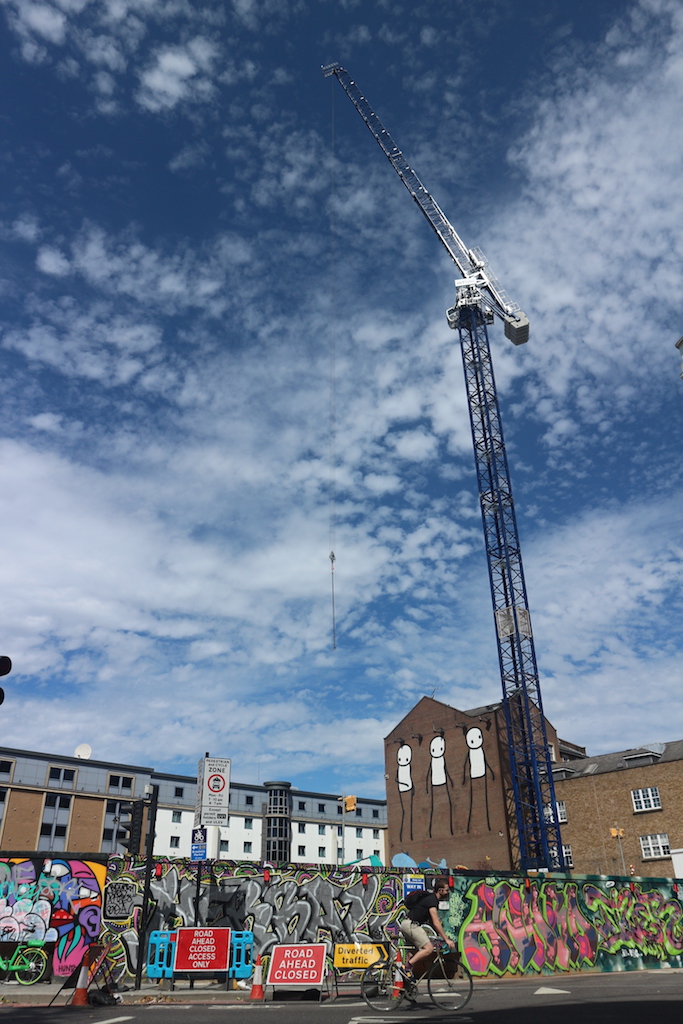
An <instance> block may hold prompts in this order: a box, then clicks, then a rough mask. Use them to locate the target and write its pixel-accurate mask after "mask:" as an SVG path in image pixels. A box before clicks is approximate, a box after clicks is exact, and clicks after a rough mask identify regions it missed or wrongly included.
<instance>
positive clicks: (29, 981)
mask: <svg viewBox="0 0 683 1024" xmlns="http://www.w3.org/2000/svg"><path fill="white" fill-rule="evenodd" d="M41 947H42V943H40V944H34V943H32V942H28V943H21V944H20V945H18V946H17V947H16V949H15V950H14V951H13V953H12V955H11V957H9V959H5V957H3V956H2V955H0V973H1V974H3V975H4V976H5V978H6V977H7V975H9V974H14V977H15V978H16V980H17V981H18V982H19V984H20V985H35V984H36V982H37V981H40V980H41V979H42V978H44V977H45V973H46V971H47V953H46V952H45V950H44V949H42V948H41Z"/></svg>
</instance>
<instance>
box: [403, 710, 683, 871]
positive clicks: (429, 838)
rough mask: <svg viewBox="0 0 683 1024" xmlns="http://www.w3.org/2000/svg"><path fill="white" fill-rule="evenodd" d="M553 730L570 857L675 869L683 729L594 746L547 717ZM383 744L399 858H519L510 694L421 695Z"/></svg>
mask: <svg viewBox="0 0 683 1024" xmlns="http://www.w3.org/2000/svg"><path fill="white" fill-rule="evenodd" d="M546 730H547V736H548V744H549V747H550V760H551V761H552V762H554V765H555V767H554V768H553V779H554V785H555V796H556V800H557V807H556V809H555V813H556V814H557V817H558V821H559V824H560V831H561V835H562V846H563V854H564V858H565V863H566V865H567V868H568V869H569V870H574V871H576V872H578V873H580V874H608V875H622V874H633V875H638V876H651V875H659V876H664V877H673V875H674V867H673V862H672V859H671V850H672V849H673V850H676V849H681V848H683V740H682V741H677V742H674V743H658V744H652V745H650V746H648V747H642V748H638V749H634V750H627V751H622V752H620V753H614V754H603V755H601V756H598V757H587V755H586V749H585V747H582V746H579V745H578V744H575V743H570V742H568V741H566V740H562V739H560V738H559V737H558V735H557V732H556V730H555V729H554V728H553V726H552V725H551V723H550V722H548V721H547V719H546ZM384 746H385V759H386V780H387V815H388V836H387V840H388V845H387V849H388V856H389V860H390V862H392V863H397V864H400V863H402V861H401V854H403V855H407V856H408V857H409V858H411V860H413V861H414V862H415V863H417V864H420V863H426V864H430V865H439V864H443V866H446V865H448V867H451V868H453V867H466V868H469V869H470V870H487V869H488V868H493V869H495V870H499V871H510V870H514V869H515V868H516V866H517V863H518V861H517V857H516V825H515V815H514V803H513V801H512V799H511V794H510V785H509V778H508V773H509V767H508V764H509V762H508V757H507V732H506V728H505V717H504V712H503V708H502V704H493V705H488V706H486V707H481V708H474V709H473V710H470V711H459V710H458V709H457V708H453V707H450V706H449V705H448V704H443V703H441V702H440V701H437V700H433V699H432V698H429V697H423V698H422V700H421V701H419V702H418V704H416V705H415V707H414V708H413V709H412V710H411V711H410V712H409V713H408V714H407V715H406V717H405V718H404V719H403V720H402V721H401V722H399V724H398V725H397V726H396V728H395V729H393V730H392V731H391V732H390V733H389V735H388V736H387V737H386V739H385V741H384ZM545 812H546V814H548V815H550V814H551V813H553V812H552V811H551V809H550V808H549V807H548V808H546V809H545ZM395 857H398V858H399V859H398V860H397V861H396V860H394V858H395Z"/></svg>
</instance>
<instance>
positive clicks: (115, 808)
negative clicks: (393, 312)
mask: <svg viewBox="0 0 683 1024" xmlns="http://www.w3.org/2000/svg"><path fill="white" fill-rule="evenodd" d="M118 813H119V802H118V800H107V814H118Z"/></svg>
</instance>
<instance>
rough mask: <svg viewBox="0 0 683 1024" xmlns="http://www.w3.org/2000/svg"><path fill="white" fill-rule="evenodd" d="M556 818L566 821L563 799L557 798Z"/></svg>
mask: <svg viewBox="0 0 683 1024" xmlns="http://www.w3.org/2000/svg"><path fill="white" fill-rule="evenodd" d="M557 820H558V821H566V820H567V805H566V803H565V802H564V800H558V801H557ZM572 866H573V865H572Z"/></svg>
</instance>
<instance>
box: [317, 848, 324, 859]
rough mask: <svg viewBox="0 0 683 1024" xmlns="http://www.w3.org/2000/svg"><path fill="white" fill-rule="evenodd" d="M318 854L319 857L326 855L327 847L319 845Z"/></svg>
mask: <svg viewBox="0 0 683 1024" xmlns="http://www.w3.org/2000/svg"><path fill="white" fill-rule="evenodd" d="M318 856H319V857H324V856H325V847H324V846H319V847H318Z"/></svg>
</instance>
